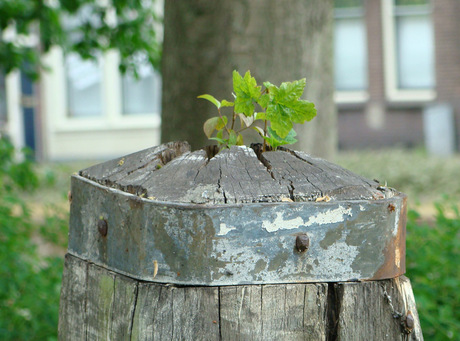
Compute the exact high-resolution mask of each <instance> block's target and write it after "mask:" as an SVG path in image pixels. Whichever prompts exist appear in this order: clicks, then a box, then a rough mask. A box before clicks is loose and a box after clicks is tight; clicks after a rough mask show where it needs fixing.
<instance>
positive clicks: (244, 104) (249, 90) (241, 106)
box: [233, 70, 260, 116]
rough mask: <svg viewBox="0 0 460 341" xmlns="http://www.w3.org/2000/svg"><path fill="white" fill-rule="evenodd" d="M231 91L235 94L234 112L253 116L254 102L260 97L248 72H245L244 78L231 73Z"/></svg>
mask: <svg viewBox="0 0 460 341" xmlns="http://www.w3.org/2000/svg"><path fill="white" fill-rule="evenodd" d="M233 91H234V93H235V96H236V97H235V112H236V113H243V114H245V115H246V116H252V115H253V114H254V102H257V100H258V99H259V97H260V86H257V82H256V80H255V78H254V77H251V73H250V72H249V71H247V72H246V74H245V75H244V78H243V77H241V75H240V74H239V73H238V71H236V70H235V71H233Z"/></svg>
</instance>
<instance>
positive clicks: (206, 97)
mask: <svg viewBox="0 0 460 341" xmlns="http://www.w3.org/2000/svg"><path fill="white" fill-rule="evenodd" d="M197 98H203V99H206V100H208V101H209V102H211V103H212V104H214V105H215V106H216V107H217V109H220V107H221V104H220V102H219V101H218V100H217V99H216V98H215V97H214V96H211V95H207V94H205V95H201V96H198V97H197Z"/></svg>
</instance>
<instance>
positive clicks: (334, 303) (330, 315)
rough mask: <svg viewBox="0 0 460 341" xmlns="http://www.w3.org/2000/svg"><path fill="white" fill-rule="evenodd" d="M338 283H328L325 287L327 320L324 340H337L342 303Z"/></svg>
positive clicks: (341, 294)
mask: <svg viewBox="0 0 460 341" xmlns="http://www.w3.org/2000/svg"><path fill="white" fill-rule="evenodd" d="M339 286H340V283H328V286H327V299H326V302H327V303H326V305H327V306H326V309H327V311H326V318H327V330H326V340H327V341H336V340H338V327H339V316H340V305H341V303H342V296H343V293H341V292H340V291H341V289H340V288H339Z"/></svg>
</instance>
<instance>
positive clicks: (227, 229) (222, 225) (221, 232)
mask: <svg viewBox="0 0 460 341" xmlns="http://www.w3.org/2000/svg"><path fill="white" fill-rule="evenodd" d="M219 227H220V228H219V232H218V233H217V235H218V236H226V235H227V233H229V232H230V231H233V230H236V227H233V226H227V224H225V223H220V226H219Z"/></svg>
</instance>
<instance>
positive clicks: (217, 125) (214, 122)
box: [203, 116, 228, 138]
mask: <svg viewBox="0 0 460 341" xmlns="http://www.w3.org/2000/svg"><path fill="white" fill-rule="evenodd" d="M227 120H228V119H227V116H222V118H221V117H211V118H210V119H208V120H206V122H204V125H203V131H204V133H205V135H206V136H207V137H208V138H210V137H211V135H212V133H213V132H214V130H221V129H223V128H224V127H225V126H226V125H227Z"/></svg>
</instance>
